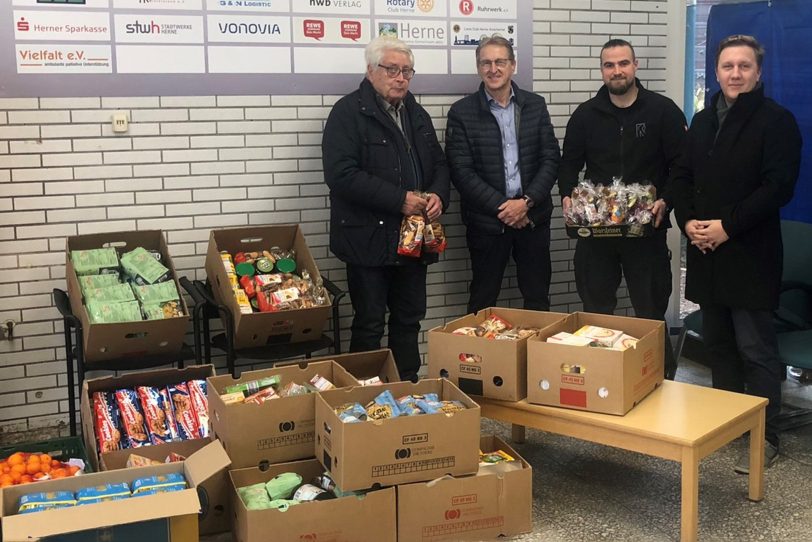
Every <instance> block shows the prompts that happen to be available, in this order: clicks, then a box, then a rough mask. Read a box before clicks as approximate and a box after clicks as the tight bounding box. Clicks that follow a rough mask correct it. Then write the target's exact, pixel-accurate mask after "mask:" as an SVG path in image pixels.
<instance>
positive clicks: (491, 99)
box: [485, 86, 516, 109]
mask: <svg viewBox="0 0 812 542" xmlns="http://www.w3.org/2000/svg"><path fill="white" fill-rule="evenodd" d="M485 96H486V97H487V99H488V105H490V106H491V107H493V106H494V105H496V106H498V107H502V104H500V103H499V102H497V101H496V98H494V97H493V96H491V93H490V92H488V91H487V90H486V91H485ZM515 98H516V95H515V94H514V93H513V87H512V86H511V87H510V98H508V104H507V105H506V106H504V107H502V109H506V108H508V107H510V104H511V103H513V101H514V100H515Z"/></svg>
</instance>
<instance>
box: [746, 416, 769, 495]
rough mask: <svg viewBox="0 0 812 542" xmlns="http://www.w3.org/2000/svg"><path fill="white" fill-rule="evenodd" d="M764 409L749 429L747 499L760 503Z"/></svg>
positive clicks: (762, 489) (762, 487)
mask: <svg viewBox="0 0 812 542" xmlns="http://www.w3.org/2000/svg"><path fill="white" fill-rule="evenodd" d="M764 417H765V409H763V408H762V409H761V410H760V411H759V413H758V420H757V421H756V425H755V427H753V428H752V429H750V474H749V475H748V492H747V498H748V499H750V500H751V501H760V500H761V499H763V498H764V430H765V421H764Z"/></svg>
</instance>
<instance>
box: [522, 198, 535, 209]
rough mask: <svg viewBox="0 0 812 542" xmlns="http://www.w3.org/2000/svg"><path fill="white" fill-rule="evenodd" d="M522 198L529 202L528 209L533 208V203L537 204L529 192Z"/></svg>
mask: <svg viewBox="0 0 812 542" xmlns="http://www.w3.org/2000/svg"><path fill="white" fill-rule="evenodd" d="M522 199H523V200H524V202H525V203H526V204H527V208H528V209H530V208H532V207H533V205H535V203H534V202H533V199H532V198H531V197H530V196H528V195H527V194H525V195H524V196H522Z"/></svg>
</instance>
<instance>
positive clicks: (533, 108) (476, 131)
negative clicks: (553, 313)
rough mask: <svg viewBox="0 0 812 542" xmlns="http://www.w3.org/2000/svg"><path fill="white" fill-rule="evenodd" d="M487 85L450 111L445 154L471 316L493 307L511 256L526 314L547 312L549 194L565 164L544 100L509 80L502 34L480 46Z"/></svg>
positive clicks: (509, 49) (510, 56)
mask: <svg viewBox="0 0 812 542" xmlns="http://www.w3.org/2000/svg"><path fill="white" fill-rule="evenodd" d="M476 61H477V69H478V72H479V76H480V77H481V78H482V84H481V85H480V87H479V90H478V91H477V92H475V93H474V94H471V95H469V96H466V97H465V98H463V99H462V100H460V101H458V102H456V103H455V104H454V105H453V106H451V109H450V110H449V112H448V125H447V128H446V153H447V154H448V159H449V165H450V166H451V179H452V181H453V183H454V186H456V187H457V190H459V192H460V196H461V197H462V218H463V221H464V222H465V225H466V227H467V235H466V237H467V241H468V250H469V252H470V254H471V269H472V272H473V278H472V280H471V286H470V297H469V300H468V312H477V311H479V310H480V309H483V308H485V307H490V306H493V305H495V304H496V300H497V298H498V297H499V291H500V289H501V286H502V276H503V275H504V272H505V266H506V265H507V262H508V258H509V257H510V254H511V251H512V252H513V259H514V260H515V261H516V270H517V275H518V281H519V290H520V291H521V293H522V297H523V298H524V308H526V309H533V310H548V309H549V308H550V298H549V290H550V275H551V264H550V215H551V214H552V209H553V204H552V201H551V199H550V191H551V190H552V188H553V185H554V184H555V179H556V175H557V173H558V163H559V161H560V159H561V156H560V153H559V147H558V141H557V140H556V138H555V134H554V133H553V126H552V124H551V123H550V115H549V114H548V113H547V105H546V103H545V102H544V98H542V97H541V96H538V95H536V94H533V93H531V92H526V91H524V90H521V89H520V88H519V87H518V86H516V84H515V83H513V82H512V81H511V78H512V76H513V72H514V71H515V69H516V59H515V56H514V53H513V46H512V45H511V43H510V42H509V41H508V40H506V39H505V38H502V37H500V36H494V37H491V38H486V39H483V40H482V41H480V43H479V47H477V50H476Z"/></svg>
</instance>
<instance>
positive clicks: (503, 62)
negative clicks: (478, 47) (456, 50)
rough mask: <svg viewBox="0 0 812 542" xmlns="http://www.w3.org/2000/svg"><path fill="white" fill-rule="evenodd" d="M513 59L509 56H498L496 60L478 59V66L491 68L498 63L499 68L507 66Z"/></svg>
mask: <svg viewBox="0 0 812 542" xmlns="http://www.w3.org/2000/svg"><path fill="white" fill-rule="evenodd" d="M510 62H511V60H510V59H509V58H497V59H496V60H478V61H477V63H476V64H477V66H479V67H480V69H483V70H484V69H486V68H490V67H491V66H492V65H494V64H495V65H496V67H497V68H505V67H507V65H508V64H510Z"/></svg>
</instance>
